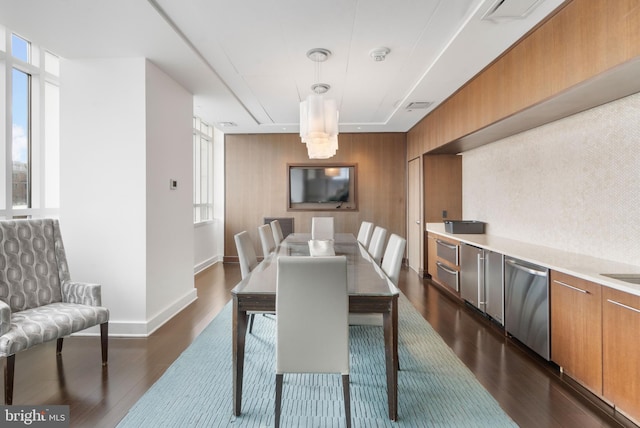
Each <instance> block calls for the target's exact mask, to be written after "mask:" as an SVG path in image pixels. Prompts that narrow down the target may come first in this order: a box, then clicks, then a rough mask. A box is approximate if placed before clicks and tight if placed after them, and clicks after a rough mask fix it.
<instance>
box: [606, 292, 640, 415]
mask: <svg viewBox="0 0 640 428" xmlns="http://www.w3.org/2000/svg"><path fill="white" fill-rule="evenodd" d="M639 332H640V296H634V295H631V294H628V293H624V292H622V291H618V290H614V289H611V288H606V287H605V288H604V289H603V299H602V340H603V378H604V381H603V396H604V398H605V399H606V400H607V401H609V402H611V403H613V405H614V406H615V407H616V410H619V411H620V412H621V413H622V414H625V415H627V416H628V417H630V418H631V419H634V421H635V422H636V423H639V422H640V363H639V362H638V361H639V359H640V340H638V334H639Z"/></svg>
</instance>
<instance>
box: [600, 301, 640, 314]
mask: <svg viewBox="0 0 640 428" xmlns="http://www.w3.org/2000/svg"><path fill="white" fill-rule="evenodd" d="M607 302H609V303H613V304H614V305H617V306H622V307H623V308H625V309H629V310H632V311H633V312H637V313H639V314H640V309H636V308H632V307H631V306H627V305H625V304H624V303H620V302H616V301H615V300H611V299H607Z"/></svg>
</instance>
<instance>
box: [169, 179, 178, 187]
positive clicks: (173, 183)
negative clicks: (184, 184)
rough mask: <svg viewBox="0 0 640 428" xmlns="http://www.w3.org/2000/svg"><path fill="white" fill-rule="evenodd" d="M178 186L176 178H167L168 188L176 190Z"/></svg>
mask: <svg viewBox="0 0 640 428" xmlns="http://www.w3.org/2000/svg"><path fill="white" fill-rule="evenodd" d="M177 188H178V180H174V179H173V178H171V179H169V189H171V190H176V189H177Z"/></svg>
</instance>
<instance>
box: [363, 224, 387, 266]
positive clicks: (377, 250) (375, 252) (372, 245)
mask: <svg viewBox="0 0 640 428" xmlns="http://www.w3.org/2000/svg"><path fill="white" fill-rule="evenodd" d="M386 238H387V229H385V228H384V227H380V226H376V228H375V229H374V230H373V235H371V240H370V241H369V248H367V251H368V252H369V255H370V256H371V258H372V259H373V261H375V262H376V264H377V265H380V261H381V260H382V252H383V251H384V240H385V239H386Z"/></svg>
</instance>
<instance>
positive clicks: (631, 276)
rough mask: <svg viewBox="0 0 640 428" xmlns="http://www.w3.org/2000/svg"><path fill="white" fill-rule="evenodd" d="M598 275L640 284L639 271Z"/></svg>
mask: <svg viewBox="0 0 640 428" xmlns="http://www.w3.org/2000/svg"><path fill="white" fill-rule="evenodd" d="M600 275H602V276H607V277H609V278H613V279H617V280H619V281H624V282H629V283H631V284H638V285H640V273H601V274H600Z"/></svg>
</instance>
